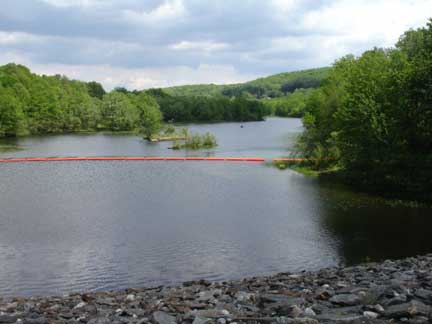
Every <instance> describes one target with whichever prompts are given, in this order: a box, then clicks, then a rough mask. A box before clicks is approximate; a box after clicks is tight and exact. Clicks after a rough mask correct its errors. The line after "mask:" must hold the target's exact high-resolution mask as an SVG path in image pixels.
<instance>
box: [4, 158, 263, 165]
mask: <svg viewBox="0 0 432 324" xmlns="http://www.w3.org/2000/svg"><path fill="white" fill-rule="evenodd" d="M56 161H235V162H265V159H264V158H256V157H254V158H248V157H177V156H167V157H159V156H75V157H45V158H44V157H26V158H3V159H0V163H20V162H56Z"/></svg>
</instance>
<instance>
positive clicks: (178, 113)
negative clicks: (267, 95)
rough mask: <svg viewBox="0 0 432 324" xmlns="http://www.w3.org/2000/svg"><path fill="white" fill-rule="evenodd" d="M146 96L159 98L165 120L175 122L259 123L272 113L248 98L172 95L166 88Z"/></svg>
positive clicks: (256, 101) (155, 90) (148, 91)
mask: <svg viewBox="0 0 432 324" xmlns="http://www.w3.org/2000/svg"><path fill="white" fill-rule="evenodd" d="M146 93H147V94H149V95H151V96H153V97H154V98H155V99H156V101H157V102H158V104H159V106H160V109H161V111H162V113H163V115H164V118H165V119H166V120H167V121H172V122H208V121H212V122H217V121H259V120H263V119H264V117H265V116H266V115H269V114H270V111H269V109H268V108H267V107H266V106H265V105H264V104H263V103H262V102H260V101H258V100H255V99H248V98H246V97H244V96H239V97H236V98H227V97H224V96H221V95H219V96H212V97H207V96H191V95H189V96H171V95H169V94H167V93H166V92H165V91H164V90H162V89H151V90H147V91H146Z"/></svg>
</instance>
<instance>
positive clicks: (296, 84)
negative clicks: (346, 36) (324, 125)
mask: <svg viewBox="0 0 432 324" xmlns="http://www.w3.org/2000/svg"><path fill="white" fill-rule="evenodd" d="M329 72H330V68H327V67H326V68H319V69H310V70H303V71H296V72H286V73H280V74H275V75H272V76H269V77H265V78H259V79H256V80H253V81H249V82H246V83H242V84H228V85H215V84H198V85H185V86H177V87H170V88H164V89H163V90H161V89H151V90H149V91H147V93H149V94H151V95H153V96H155V98H156V99H157V101H158V103H159V105H160V106H161V110H162V111H163V113H164V116H166V117H167V119H168V120H177V121H206V120H208V118H209V117H208V116H214V117H213V118H212V120H235V121H238V120H260V119H261V118H262V116H263V114H264V115H275V116H280V117H302V116H303V115H304V109H305V107H306V101H307V100H308V98H309V96H310V94H311V93H312V90H314V89H317V88H319V87H320V85H321V83H322V81H323V80H324V79H325V78H326V77H327V75H328V74H329ZM161 91H163V93H161ZM227 98H231V99H234V100H231V101H230V100H227ZM257 100H258V102H257ZM197 105H201V106H202V107H203V109H202V110H200V109H198V108H197V107H196V106H197ZM247 105H249V106H250V110H248V109H246V108H245V106H247ZM255 116H256V117H255Z"/></svg>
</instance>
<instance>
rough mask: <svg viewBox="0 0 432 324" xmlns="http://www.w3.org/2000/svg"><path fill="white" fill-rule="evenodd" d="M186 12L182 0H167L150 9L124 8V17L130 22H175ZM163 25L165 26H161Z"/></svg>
mask: <svg viewBox="0 0 432 324" xmlns="http://www.w3.org/2000/svg"><path fill="white" fill-rule="evenodd" d="M185 14H186V9H185V6H184V5H183V1H182V0H169V1H168V0H166V1H164V3H163V4H161V5H160V6H158V7H156V8H154V9H153V10H150V11H134V10H130V9H125V10H123V17H124V18H125V19H126V21H128V22H132V23H137V24H146V25H147V24H150V25H152V24H156V23H162V22H165V23H174V22H175V19H178V18H180V17H182V16H184V15H185ZM160 27H163V26H160Z"/></svg>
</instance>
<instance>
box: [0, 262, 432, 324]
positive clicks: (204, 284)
mask: <svg viewBox="0 0 432 324" xmlns="http://www.w3.org/2000/svg"><path fill="white" fill-rule="evenodd" d="M431 320H432V254H428V255H424V256H418V257H412V258H406V259H402V260H397V261H390V260H387V261H384V262H381V263H367V264H360V265H357V266H351V267H333V268H326V269H321V270H318V271H308V272H301V273H279V274H276V275H271V276H260V277H251V278H245V279H241V280H234V281H224V282H209V281H206V280H198V281H190V282H184V283H183V284H181V285H177V286H159V287H153V288H138V289H126V290H123V291H116V292H90V293H72V294H68V295H64V296H61V297H59V296H47V297H29V298H1V297H0V323H33V324H44V323H77V322H80V323H91V324H103V323H140V324H142V323H159V324H174V323H193V324H205V323H216V324H226V323H237V324H239V323H281V324H283V323H299V324H300V323H302V324H316V323H353V324H354V323H377V324H378V323H413V324H414V323H430V322H429V321H431Z"/></svg>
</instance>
